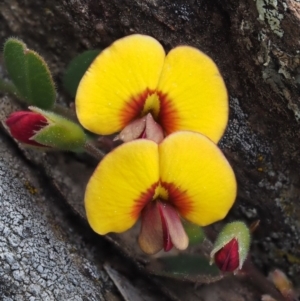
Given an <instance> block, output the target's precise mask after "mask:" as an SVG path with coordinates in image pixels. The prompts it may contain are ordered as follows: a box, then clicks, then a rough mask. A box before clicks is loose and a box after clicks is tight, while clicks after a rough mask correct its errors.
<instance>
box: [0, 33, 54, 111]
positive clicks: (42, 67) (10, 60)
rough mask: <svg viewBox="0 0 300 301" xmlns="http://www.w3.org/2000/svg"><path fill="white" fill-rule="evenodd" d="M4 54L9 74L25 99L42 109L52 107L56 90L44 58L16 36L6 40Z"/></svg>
mask: <svg viewBox="0 0 300 301" xmlns="http://www.w3.org/2000/svg"><path fill="white" fill-rule="evenodd" d="M3 56H4V61H5V65H6V68H7V71H8V74H9V76H10V78H11V80H12V81H13V83H14V84H15V86H16V88H17V90H18V92H19V94H20V95H21V96H22V98H23V99H24V101H26V103H28V104H30V105H35V106H37V107H39V108H42V109H51V108H52V107H53V105H54V102H55V99H56V91H55V86H54V82H53V80H52V76H51V73H50V71H49V68H48V66H47V64H46V62H45V61H44V59H43V58H42V57H41V56H40V55H39V54H37V53H36V52H34V51H33V50H30V49H28V48H27V47H26V45H25V44H24V43H23V42H22V41H20V40H18V39H16V38H9V39H8V40H7V41H6V42H5V44H4V50H3Z"/></svg>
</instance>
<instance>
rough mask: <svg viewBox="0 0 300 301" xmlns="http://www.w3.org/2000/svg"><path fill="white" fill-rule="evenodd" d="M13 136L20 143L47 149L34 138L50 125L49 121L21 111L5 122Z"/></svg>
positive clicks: (37, 114) (35, 114) (41, 116)
mask: <svg viewBox="0 0 300 301" xmlns="http://www.w3.org/2000/svg"><path fill="white" fill-rule="evenodd" d="M5 123H6V125H7V126H8V128H9V131H10V133H11V135H12V136H13V137H14V138H15V139H16V140H18V141H20V142H22V143H26V144H29V145H32V146H39V147H45V146H44V145H42V144H40V143H38V142H35V141H34V140H33V139H32V137H33V136H34V135H35V134H36V133H37V132H39V131H40V130H41V129H42V128H44V127H45V126H46V125H48V122H47V119H46V118H45V117H44V116H43V115H41V114H39V113H35V112H28V111H19V112H15V113H12V114H11V115H10V116H9V117H8V118H7V119H6V121H5Z"/></svg>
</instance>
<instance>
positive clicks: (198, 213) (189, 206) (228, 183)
mask: <svg viewBox="0 0 300 301" xmlns="http://www.w3.org/2000/svg"><path fill="white" fill-rule="evenodd" d="M159 161H160V176H161V182H162V183H161V185H162V186H163V187H164V189H166V190H167V191H168V201H169V202H171V203H172V204H173V205H174V206H175V207H176V208H177V210H178V212H179V213H180V215H181V216H182V217H184V218H185V219H187V220H189V221H191V222H192V223H195V224H198V225H200V226H205V225H208V224H211V223H213V222H215V221H217V220H220V219H222V218H224V217H225V216H226V214H227V213H228V211H229V209H230V208H231V206H232V205H233V203H234V200H235V197H236V189H237V187H236V180H235V176H234V172H233V170H232V168H231V166H230V165H229V163H228V161H227V160H226V158H225V157H224V155H223V154H222V152H221V151H220V149H219V148H218V147H217V146H216V145H215V144H214V143H213V142H212V141H211V140H209V139H208V138H207V137H205V136H203V135H202V134H198V133H195V132H188V131H182V132H177V133H174V134H172V135H170V136H168V137H167V138H166V139H165V140H164V141H163V142H162V143H161V144H160V145H159Z"/></svg>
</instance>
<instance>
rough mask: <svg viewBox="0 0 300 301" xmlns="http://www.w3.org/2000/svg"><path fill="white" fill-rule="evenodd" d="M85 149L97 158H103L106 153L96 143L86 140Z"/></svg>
mask: <svg viewBox="0 0 300 301" xmlns="http://www.w3.org/2000/svg"><path fill="white" fill-rule="evenodd" d="M84 149H85V151H86V152H87V153H88V154H90V155H91V156H93V157H94V158H96V159H97V160H99V161H100V160H101V159H103V158H104V156H105V153H103V152H102V151H101V150H100V149H98V148H97V147H96V146H95V145H93V144H92V143H91V142H86V144H85V145H84Z"/></svg>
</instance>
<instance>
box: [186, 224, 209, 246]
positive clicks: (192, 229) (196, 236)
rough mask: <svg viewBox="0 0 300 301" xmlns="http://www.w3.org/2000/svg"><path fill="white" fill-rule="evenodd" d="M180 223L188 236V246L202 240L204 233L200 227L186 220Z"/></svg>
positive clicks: (199, 242)
mask: <svg viewBox="0 0 300 301" xmlns="http://www.w3.org/2000/svg"><path fill="white" fill-rule="evenodd" d="M182 225H183V227H184V230H185V232H186V234H187V236H188V237H189V245H190V246H194V245H197V244H201V243H202V242H203V241H204V239H205V233H204V231H203V229H202V228H201V227H199V226H198V225H195V224H192V223H190V222H188V221H183V222H182Z"/></svg>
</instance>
